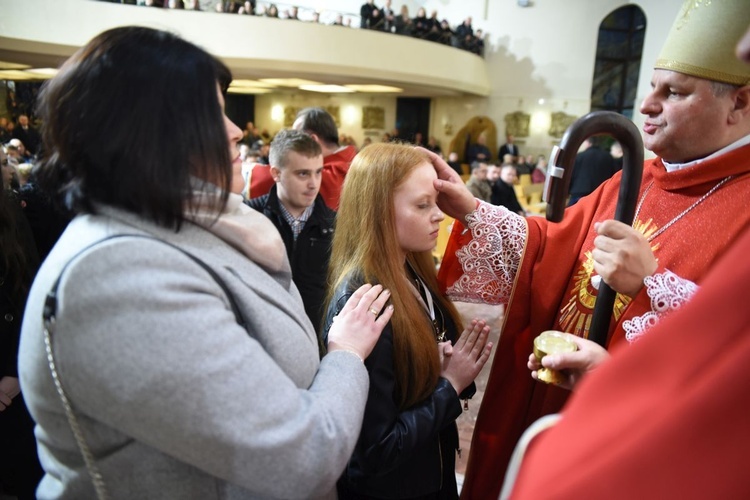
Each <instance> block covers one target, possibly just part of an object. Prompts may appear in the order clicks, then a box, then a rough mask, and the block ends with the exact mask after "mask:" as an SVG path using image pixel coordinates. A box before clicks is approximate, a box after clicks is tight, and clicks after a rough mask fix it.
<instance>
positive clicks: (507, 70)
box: [424, 0, 682, 154]
mask: <svg viewBox="0 0 750 500" xmlns="http://www.w3.org/2000/svg"><path fill="white" fill-rule="evenodd" d="M442 3H443V2H440V1H437V0H431V1H426V2H424V4H425V6H426V7H428V9H429V8H431V6H432V5H438V7H437V8H439V9H441V10H442V9H444V10H446V11H449V9H448V8H447V7H450V5H449V6H447V7H441V6H439V4H442ZM457 3H458V2H451V4H457ZM487 3H488V10H487V14H488V15H487V19H486V20H483V19H480V20H479V22H478V21H477V18H479V17H480V16H481V15H482V14H483V6H484V4H485V1H484V0H465V2H464V1H462V2H461V9H462V10H463V9H464V7H465V8H466V9H465V11H466V12H471V10H470V9H471V8H472V7H473V8H477V10H476V11H474V13H475V18H474V22H473V25H475V26H477V25H479V24H480V23H481V26H482V27H484V28H485V29H486V30H487V31H488V44H487V51H486V58H487V64H488V66H489V76H490V86H491V88H492V90H491V93H490V96H489V97H486V98H472V99H463V100H459V99H454V98H437V99H435V100H434V105H433V110H434V111H433V115H432V116H431V120H432V123H431V129H432V130H434V132H435V135H436V136H438V137H440V138H441V139H442V140H443V142H444V143H445V144H447V141H449V137H448V136H446V135H445V134H444V133H443V125H444V124H445V123H446V122H449V123H451V124H452V125H453V127H452V128H453V131H454V132H455V131H457V130H458V129H460V128H461V127H462V126H463V125H464V124H465V123H466V121H467V120H468V119H469V118H471V117H472V116H476V115H481V114H484V115H486V116H488V117H489V118H491V119H492V120H493V121H494V122H495V124H496V126H497V130H498V135H499V137H498V144H502V143H503V142H504V141H503V133H504V130H505V122H504V117H505V115H506V114H508V113H512V112H514V111H523V112H525V113H528V114H530V115H531V126H530V128H531V130H530V132H531V136H530V137H528V138H524V139H521V141H523V142H524V143H525V144H524V145H523V146H522V147H521V151H522V152H523V153H524V154H548V153H549V151H550V150H551V146H552V145H553V144H555V143H556V142H557V141H556V140H555V139H554V138H552V137H550V136H549V135H548V133H547V131H548V129H549V124H550V117H551V114H552V113H553V112H557V111H563V112H565V113H567V114H571V115H575V116H582V115H584V114H586V113H587V112H588V111H589V110H590V103H591V87H592V77H593V74H594V59H595V54H596V40H597V36H598V30H599V25H600V23H601V21H602V20H603V19H604V18H605V17H606V16H607V15H608V14H609V13H610V12H612V11H613V10H615V9H617V8H618V7H621V6H623V5H627V4H628V3H632V4H635V5H638V6H639V7H640V8H641V9H642V10H643V11H644V13H645V15H646V23H647V24H646V39H645V45H644V51H643V56H642V65H641V72H640V77H639V84H638V91H637V95H636V108H637V107H638V105H639V103H640V102H641V101H642V100H643V98H644V97H645V95H646V94H647V93H648V91H649V82H650V79H651V69H652V67H653V62H654V61H655V60H656V58H657V55H658V52H659V50H660V49H661V46H662V44H663V42H664V39H665V38H666V35H667V32H668V31H669V28H670V26H671V25H672V21H673V20H674V18H675V16H676V15H677V12H678V10H679V8H680V6H681V5H682V0H643V1H640V2H623V1H621V0H597V1H596V2H592V1H590V0H565V1H564V2H563V1H542V0H537V1H536V2H534V5H533V6H532V7H528V8H521V7H518V6H517V5H516V3H515V2H514V1H511V0H505V1H502V2H501V1H492V2H487ZM539 99H544V103H543V104H540V103H539ZM634 121H635V123H636V125H638V126H639V128H640V126H641V125H642V123H643V118H642V117H641V116H640V114H639V113H637V116H636V117H634Z"/></svg>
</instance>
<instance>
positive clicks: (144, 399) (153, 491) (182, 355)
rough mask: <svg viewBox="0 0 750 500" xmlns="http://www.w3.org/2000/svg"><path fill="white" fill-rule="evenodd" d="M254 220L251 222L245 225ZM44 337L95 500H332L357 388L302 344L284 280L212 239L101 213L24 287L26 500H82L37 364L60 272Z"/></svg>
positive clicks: (45, 375) (77, 467) (353, 362)
mask: <svg viewBox="0 0 750 500" xmlns="http://www.w3.org/2000/svg"><path fill="white" fill-rule="evenodd" d="M259 216H260V215H259ZM121 233H128V234H132V233H148V234H151V235H153V236H156V237H157V238H160V239H164V240H167V241H169V242H171V243H172V244H174V245H177V246H179V247H180V248H182V249H185V250H187V251H189V252H190V253H192V254H193V255H195V256H197V257H198V258H200V259H201V260H203V261H204V262H205V263H207V264H208V265H209V266H210V267H211V268H213V270H214V271H215V272H216V273H218V274H219V275H220V276H221V278H223V280H224V281H225V283H226V284H227V286H228V287H229V289H230V290H231V292H232V295H233V296H234V299H235V301H236V302H237V304H238V305H239V308H240V310H241V311H242V315H243V316H244V318H245V320H246V321H247V322H248V330H249V331H245V330H244V329H242V328H241V327H240V326H239V325H238V324H237V322H236V321H235V317H234V315H233V313H232V311H231V309H230V305H229V302H228V300H227V297H226V294H225V293H224V292H223V291H222V289H221V288H220V287H219V285H217V284H216V281H215V280H214V279H212V278H211V277H210V275H209V274H208V273H207V272H206V271H205V270H204V269H202V268H201V267H200V266H199V265H198V264H196V263H195V262H193V261H192V260H190V259H189V258H188V257H187V256H185V255H184V254H182V253H181V252H179V251H178V250H176V249H174V248H171V247H169V246H167V245H165V244H163V243H162V242H159V241H153V240H150V239H144V238H117V239H114V240H110V241H106V242H103V243H101V244H99V245H97V246H95V247H94V248H92V249H90V250H87V251H85V252H84V253H83V254H82V255H80V256H78V257H76V258H75V259H74V261H73V263H72V264H71V265H70V266H69V267H68V268H67V269H66V270H65V272H64V274H63V277H62V280H61V282H60V286H59V306H58V315H57V322H56V325H55V328H54V332H53V333H52V343H53V349H54V356H55V359H56V362H57V365H58V371H59V374H60V379H61V381H62V385H63V387H64V389H65V391H66V392H67V395H68V397H69V399H70V400H71V403H72V406H73V408H74V411H75V413H76V415H77V416H78V420H79V421H80V423H81V426H82V427H83V433H84V435H85V437H86V441H87V443H88V445H89V447H90V448H91V450H92V452H93V454H94V457H95V461H96V463H97V466H98V467H99V470H100V472H101V473H102V476H103V479H104V483H105V485H106V487H107V491H108V494H109V496H110V498H123V499H124V498H128V499H133V498H148V499H151V498H154V499H160V498H164V499H192V498H194V499H214V498H216V499H219V498H221V499H225V498H227V499H228V498H242V499H245V498H252V499H257V498H264V499H265V498H318V497H324V498H328V497H334V498H335V482H336V480H337V478H338V477H339V475H340V474H341V472H342V471H343V469H344V467H345V465H346V462H347V460H348V459H349V457H350V455H351V452H352V450H353V448H354V445H355V443H356V440H357V437H358V435H359V430H360V426H361V423H362V414H363V409H364V405H365V401H366V398H367V390H368V376H367V371H366V369H365V367H364V365H363V364H362V363H361V361H360V360H359V359H358V358H357V357H356V356H354V355H352V354H351V353H347V352H335V353H331V354H329V355H327V356H326V357H325V358H324V359H323V361H322V362H319V361H318V348H317V341H316V335H315V332H314V330H313V327H312V325H311V324H310V321H309V319H308V318H307V315H306V314H305V310H304V308H303V306H302V301H301V299H300V297H299V293H298V292H297V289H296V288H295V286H294V284H293V283H292V281H291V277H290V276H288V275H277V276H271V275H269V274H268V273H267V272H266V271H265V270H263V269H262V268H261V267H259V266H258V265H256V264H255V263H254V262H252V261H250V260H249V259H247V258H246V257H244V256H243V255H241V254H240V253H239V252H238V251H237V250H235V249H234V248H232V247H231V246H229V245H227V244H226V243H224V241H222V240H221V239H219V238H217V237H216V236H214V235H213V234H212V233H210V232H208V231H206V230H204V229H202V228H200V227H198V226H196V225H194V224H191V223H187V224H185V225H184V226H183V228H182V229H181V230H180V232H178V233H175V232H174V231H170V230H167V229H164V228H160V227H158V226H156V225H153V224H150V223H146V222H144V221H143V220H142V219H140V218H137V217H135V216H134V215H132V214H129V213H127V212H123V211H118V210H114V209H111V208H107V207H104V208H103V209H102V213H101V214H100V215H96V216H91V215H86V216H79V217H77V218H76V219H75V220H74V221H73V222H72V223H71V224H70V226H69V227H68V229H67V230H66V231H65V233H64V234H63V236H62V238H61V239H60V241H59V242H58V244H57V245H56V246H55V248H54V249H53V251H52V253H51V254H50V255H49V258H48V259H47V260H46V261H45V262H44V264H43V265H42V268H41V270H40V271H39V274H38V276H37V279H36V281H35V282H34V285H33V287H32V290H31V293H30V296H29V300H28V305H27V309H26V314H25V318H24V324H23V332H22V340H21V346H20V351H19V362H20V378H21V387H22V390H23V393H24V395H25V398H26V403H27V405H28V406H29V410H30V411H31V413H32V415H33V417H34V419H35V420H36V422H37V427H36V435H37V440H38V443H39V453H40V459H41V461H42V465H43V466H44V468H45V470H46V472H47V474H46V476H45V477H44V479H43V480H42V482H41V484H40V486H39V489H38V495H39V498H41V499H46V498H71V499H73V498H75V499H80V498H94V496H95V492H94V488H93V483H92V481H91V478H90V477H89V475H88V472H87V469H86V466H85V464H84V461H83V458H82V456H81V453H80V452H79V450H78V447H77V445H76V442H75V440H74V438H73V434H72V432H71V430H70V426H69V424H68V421H67V419H66V417H65V414H64V412H63V407H62V404H61V402H60V398H59V396H58V394H57V393H56V392H55V388H54V385H53V380H52V377H51V375H50V369H49V366H48V362H47V359H46V355H45V348H44V340H43V334H42V319H41V318H42V306H43V303H44V297H45V295H46V294H47V292H48V291H49V290H50V288H51V287H52V285H53V282H54V281H55V279H56V278H57V277H58V275H60V271H61V269H62V267H63V266H64V265H65V263H67V262H68V261H69V260H70V259H71V257H73V256H74V255H75V254H76V253H77V252H79V251H80V250H81V249H83V248H85V247H86V246H87V245H89V244H90V243H92V242H95V241H99V240H101V239H103V238H105V237H107V236H108V235H112V234H121Z"/></svg>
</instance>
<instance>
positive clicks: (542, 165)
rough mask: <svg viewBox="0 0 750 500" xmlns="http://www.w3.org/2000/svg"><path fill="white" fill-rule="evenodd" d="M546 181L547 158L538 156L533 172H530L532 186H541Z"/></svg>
mask: <svg viewBox="0 0 750 500" xmlns="http://www.w3.org/2000/svg"><path fill="white" fill-rule="evenodd" d="M545 180H547V158H545V157H544V155H539V156H538V157H537V160H536V164H535V165H534V170H532V171H531V182H532V183H533V184H541V183H543V182H544V181H545Z"/></svg>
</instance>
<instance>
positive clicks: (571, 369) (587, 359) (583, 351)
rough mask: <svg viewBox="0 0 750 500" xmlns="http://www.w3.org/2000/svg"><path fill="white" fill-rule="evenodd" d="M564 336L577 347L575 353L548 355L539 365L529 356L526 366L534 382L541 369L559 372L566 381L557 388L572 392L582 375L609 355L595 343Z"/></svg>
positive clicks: (568, 335) (536, 360) (537, 361)
mask: <svg viewBox="0 0 750 500" xmlns="http://www.w3.org/2000/svg"><path fill="white" fill-rule="evenodd" d="M566 336H567V339H568V340H569V341H571V342H573V343H574V344H576V345H577V346H578V350H577V351H575V352H562V353H557V354H549V355H547V356H545V357H543V358H542V361H541V363H540V362H539V360H538V359H536V356H534V354H531V355H530V356H529V362H528V363H527V366H528V368H529V370H531V376H532V378H534V380H538V378H537V370H539V369H540V368H541V367H545V368H550V369H552V370H557V371H559V372H560V373H562V374H563V375H564V376H565V377H566V381H565V382H563V383H561V384H559V386H560V387H564V388H565V389H568V390H573V388H574V387H575V385H576V384H577V383H578V382H579V381H580V380H581V379H582V378H583V376H584V375H586V374H587V373H589V372H591V371H593V370H594V369H595V368H596V367H598V366H599V365H601V364H602V363H604V362H605V361H606V360H607V359H609V353H608V352H607V350H606V349H605V348H603V347H602V346H600V345H599V344H597V343H596V342H592V341H590V340H587V339H583V338H581V337H577V336H575V335H571V334H569V333H568V334H566Z"/></svg>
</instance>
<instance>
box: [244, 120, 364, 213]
mask: <svg viewBox="0 0 750 500" xmlns="http://www.w3.org/2000/svg"><path fill="white" fill-rule="evenodd" d="M292 128H294V129H295V130H301V131H302V132H305V133H306V134H309V135H310V137H312V138H313V139H314V140H315V142H317V143H318V144H320V147H321V149H322V150H323V180H322V182H321V186H320V194H321V196H322V197H323V200H324V201H325V202H326V205H328V207H329V208H331V209H332V210H336V209H337V208H338V205H339V193H340V192H341V185H342V184H343V183H344V178H346V173H347V172H348V171H349V164H350V163H351V161H352V158H354V155H356V154H357V148H356V147H355V146H347V145H344V144H341V145H339V131H338V127H337V126H336V121H335V120H334V119H333V116H331V114H330V113H329V112H328V111H326V110H325V109H323V108H305V109H303V110H301V111H300V112H299V113H297V118H296V119H295V120H294V124H293V125H292ZM273 184H274V182H273V178H272V177H271V170H270V167H263V168H258V167H257V166H256V168H254V169H253V172H252V176H251V179H250V196H251V197H252V198H255V197H257V196H260V195H263V194H266V193H267V192H268V191H269V190H270V189H271V186H273Z"/></svg>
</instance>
